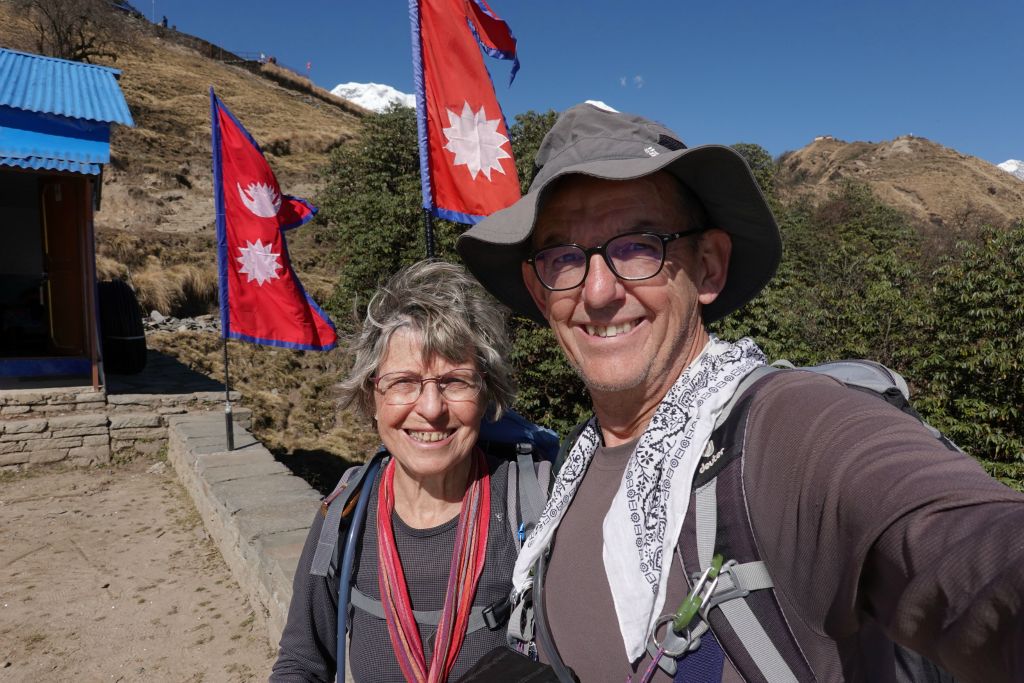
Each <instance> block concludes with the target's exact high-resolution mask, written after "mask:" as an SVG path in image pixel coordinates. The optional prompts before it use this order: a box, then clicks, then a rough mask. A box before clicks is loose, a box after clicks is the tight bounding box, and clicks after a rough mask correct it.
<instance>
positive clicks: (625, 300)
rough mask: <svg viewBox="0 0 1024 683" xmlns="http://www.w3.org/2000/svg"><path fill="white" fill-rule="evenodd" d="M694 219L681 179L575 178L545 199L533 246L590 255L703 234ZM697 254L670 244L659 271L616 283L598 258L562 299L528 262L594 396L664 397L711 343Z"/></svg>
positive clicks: (544, 307)
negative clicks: (626, 242) (648, 240)
mask: <svg viewBox="0 0 1024 683" xmlns="http://www.w3.org/2000/svg"><path fill="white" fill-rule="evenodd" d="M690 213H691V212H688V211H686V210H685V207H684V205H683V202H682V199H681V195H680V191H679V185H678V183H677V181H676V180H675V179H674V178H673V177H672V176H670V175H668V174H667V173H665V172H661V173H657V174H654V175H651V176H647V177H644V178H639V179H636V180H624V181H612V180H602V179H598V178H593V177H590V176H582V175H575V176H569V177H567V178H566V179H564V180H562V181H560V182H559V184H558V185H557V186H556V187H554V188H552V189H551V190H550V192H549V193H548V195H547V197H546V198H545V199H544V203H543V205H542V207H541V210H540V214H539V216H538V219H537V224H536V228H535V230H534V234H533V247H534V249H538V248H542V247H548V246H552V245H556V244H568V243H576V244H579V245H581V246H584V247H593V246H595V245H599V244H602V243H604V242H605V241H607V240H608V239H609V238H611V237H614V236H615V235H619V234H622V233H626V232H635V231H640V230H643V231H650V232H655V233H659V234H669V233H674V232H679V231H682V230H687V229H690V228H694V227H698V226H692V225H689V223H690V220H691V219H690V217H689V215H688V214H690ZM723 236H724V235H723ZM726 239H727V238H726ZM700 254H701V247H700V244H699V243H698V245H697V246H696V247H695V246H694V244H693V243H692V242H691V240H688V239H680V240H676V241H674V242H671V243H669V245H668V246H667V249H666V254H665V266H664V268H662V270H661V272H660V273H658V274H657V275H656V276H654V277H653V278H650V279H648V280H640V281H632V282H630V281H624V280H620V279H619V278H617V277H616V276H615V274H614V273H612V272H611V270H609V268H608V264H607V263H606V262H605V261H604V259H603V258H602V257H601V256H600V255H594V256H592V257H591V259H590V272H589V274H588V275H587V279H586V281H585V282H584V283H583V285H582V286H580V287H577V288H575V289H570V290H567V291H560V292H552V291H550V290H547V289H545V288H544V287H543V286H542V285H541V284H540V282H539V281H538V280H537V276H536V274H535V273H534V271H533V269H532V268H531V267H530V266H529V265H528V264H525V263H524V264H523V278H524V280H525V282H526V285H527V287H528V288H529V290H530V293H531V295H532V296H533V298H534V301H535V302H536V303H537V306H538V307H539V308H540V310H541V312H542V313H544V315H545V317H546V318H547V319H548V322H549V323H550V325H551V327H552V329H553V330H554V332H555V334H556V336H557V337H558V340H559V343H560V344H561V346H562V349H563V350H564V351H565V354H566V356H567V357H568V359H569V362H570V363H571V364H572V365H573V366H574V367H575V368H576V369H577V371H578V372H579V373H580V374H581V375H582V377H583V380H584V382H585V383H586V384H587V387H588V388H589V389H590V390H591V391H592V392H594V391H598V392H622V391H630V390H634V389H639V390H640V391H641V393H642V394H644V395H648V396H657V397H659V398H660V397H661V396H663V395H664V394H665V393H666V392H667V391H668V388H669V387H671V385H672V383H673V382H674V381H675V380H676V378H678V377H679V375H680V374H681V372H682V371H683V369H684V368H685V367H686V366H687V365H688V364H689V362H690V361H691V360H692V359H693V358H695V357H696V355H697V354H699V352H700V350H701V349H702V348H703V346H704V343H705V341H706V339H707V337H706V333H705V332H704V327H703V323H702V321H701V316H700V304H701V303H709V302H710V301H711V300H713V299H714V296H715V295H717V291H716V292H714V293H713V294H709V293H707V292H706V291H705V290H706V287H702V286H701V285H700V284H699V283H701V282H702V281H703V280H704V278H705V274H704V273H705V267H704V266H705V264H704V260H703V259H702V258H701V256H700ZM725 259H726V261H727V260H728V249H726V251H725ZM709 296H710V298H708V297H709Z"/></svg>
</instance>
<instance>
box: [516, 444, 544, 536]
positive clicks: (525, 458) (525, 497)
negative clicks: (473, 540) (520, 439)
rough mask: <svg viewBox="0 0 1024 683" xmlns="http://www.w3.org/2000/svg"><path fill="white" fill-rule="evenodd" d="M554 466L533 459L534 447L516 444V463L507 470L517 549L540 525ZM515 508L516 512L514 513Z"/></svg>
mask: <svg viewBox="0 0 1024 683" xmlns="http://www.w3.org/2000/svg"><path fill="white" fill-rule="evenodd" d="M550 481H551V462H550V461H548V460H540V461H539V462H538V461H536V460H534V458H533V445H532V444H530V443H520V444H516V459H515V461H513V462H512V463H511V464H510V465H509V468H508V491H507V493H506V496H505V499H506V501H507V513H508V514H507V515H506V516H507V517H508V522H509V525H510V527H511V528H512V537H513V538H514V539H515V543H516V549H517V550H518V549H520V548H521V547H522V544H523V541H524V540H526V537H527V535H529V533H530V531H532V530H533V527H535V526H536V525H537V522H538V521H540V515H541V513H542V512H543V511H544V505H545V504H546V503H547V499H548V488H549V486H550ZM513 505H515V506H516V507H515V509H513Z"/></svg>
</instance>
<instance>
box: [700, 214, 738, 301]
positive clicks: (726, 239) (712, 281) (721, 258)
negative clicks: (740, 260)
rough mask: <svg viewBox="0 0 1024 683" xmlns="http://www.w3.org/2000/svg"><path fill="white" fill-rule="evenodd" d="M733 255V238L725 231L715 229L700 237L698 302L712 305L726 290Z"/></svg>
mask: <svg viewBox="0 0 1024 683" xmlns="http://www.w3.org/2000/svg"><path fill="white" fill-rule="evenodd" d="M731 255H732V237H730V236H729V233H727V232H726V231H725V230H720V229H718V228H715V229H713V230H708V231H707V232H705V233H703V234H702V235H701V236H700V242H699V243H698V244H697V257H698V259H699V264H700V271H699V273H700V274H699V278H698V282H697V283H696V285H697V300H698V301H700V303H701V305H704V306H707V305H708V304H710V303H712V302H713V301H714V300H715V299H717V298H718V295H719V294H720V293H721V292H722V290H723V289H725V280H726V277H727V276H728V274H729V257H730V256H731Z"/></svg>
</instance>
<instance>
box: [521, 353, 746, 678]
mask: <svg viewBox="0 0 1024 683" xmlns="http://www.w3.org/2000/svg"><path fill="white" fill-rule="evenodd" d="M764 363H765V356H764V354H763V353H762V352H761V350H760V349H759V348H757V345H756V344H754V342H753V341H752V340H750V339H746V338H745V339H741V340H740V341H738V342H736V343H735V344H730V343H729V342H724V341H721V340H719V339H717V338H716V337H714V336H712V337H711V340H710V341H709V342H708V344H707V346H705V347H704V350H703V351H701V354H700V356H698V357H697V359H696V360H694V361H693V362H692V363H691V364H690V366H689V367H688V368H687V369H686V370H685V371H684V372H683V374H682V375H680V377H679V379H678V380H676V383H675V384H674V385H672V388H671V389H669V391H668V393H667V394H666V395H665V398H664V399H662V401H661V404H660V405H659V406H658V409H657V411H656V412H655V414H654V417H653V418H651V422H650V424H648V425H647V429H646V430H645V431H644V433H643V435H642V436H641V437H640V440H639V442H638V443H637V446H636V449H635V450H634V451H633V454H632V455H631V456H630V458H629V462H628V463H627V464H626V471H625V474H624V475H623V477H622V483H621V484H620V485H619V490H618V491H617V492H616V493H615V497H614V498H613V499H612V503H611V506H610V507H609V508H608V514H606V515H605V518H604V523H603V534H604V547H603V548H602V553H603V557H604V569H605V573H606V574H607V576H608V584H609V585H610V586H611V591H612V600H613V601H614V603H615V613H616V615H617V616H618V620H619V630H620V631H621V633H622V640H623V642H624V644H625V646H626V654H627V655H628V657H629V659H630V661H635V660H636V659H637V658H639V657H640V656H641V655H642V654H643V653H644V648H645V646H646V643H647V639H648V636H649V635H650V633H651V631H652V630H653V628H654V623H655V621H657V619H658V617H659V616H661V612H662V608H663V607H664V604H665V590H666V586H667V583H668V573H669V568H670V567H671V560H669V561H668V562H666V561H664V560H665V558H671V557H672V553H673V548H674V547H675V545H676V541H677V540H678V538H679V532H680V530H681V529H682V526H683V518H685V517H686V509H687V507H688V506H689V502H690V484H691V482H692V481H693V475H694V473H695V471H696V469H697V463H698V461H699V460H700V457H701V455H702V454H703V452H704V449H705V448H706V447H707V445H708V442H709V441H710V439H711V432H712V430H713V429H714V425H715V420H716V419H717V418H718V415H719V413H720V412H721V410H722V408H723V407H724V406H725V404H726V403H727V402H728V401H729V399H730V398H731V397H732V395H733V392H734V391H735V390H736V387H737V385H738V383H739V381H740V380H741V379H742V378H743V377H744V376H746V375H747V373H749V372H750V371H751V370H753V369H754V368H756V367H757V366H759V365H763V364H764ZM600 444H601V436H600V432H599V427H598V425H597V420H596V419H593V418H592V419H591V420H590V422H589V423H588V424H587V426H586V427H585V428H584V430H583V432H582V433H581V434H580V436H579V438H578V439H577V440H576V443H575V445H574V446H573V447H572V451H571V452H570V454H569V457H568V458H567V459H566V461H565V464H564V465H563V466H562V469H561V470H559V472H558V478H557V479H556V480H555V485H554V488H553V489H552V492H551V497H550V499H549V500H548V503H547V505H546V506H545V508H544V512H543V513H542V514H541V517H540V521H539V522H538V523H537V526H536V527H535V528H534V530H533V533H532V534H530V537H529V538H528V539H527V540H526V543H524V544H523V549H522V552H521V553H520V554H519V558H518V559H517V560H516V566H515V569H514V570H513V573H512V583H513V596H519V595H520V594H521V593H522V592H523V591H524V590H525V589H526V588H528V587H529V586H530V585H531V584H532V578H531V577H530V570H531V568H532V567H533V565H534V563H536V561H537V559H538V558H539V557H540V555H541V553H543V552H545V551H546V549H547V548H548V546H549V545H550V543H551V539H552V537H553V536H554V534H555V530H556V529H557V528H558V524H559V523H560V522H561V521H562V517H563V516H564V515H565V511H566V509H568V507H569V503H571V502H572V499H573V496H574V495H575V494H576V490H577V489H578V488H579V485H580V482H582V481H583V475H584V474H585V473H586V471H587V467H588V466H589V465H590V461H591V460H592V459H593V457H594V452H595V451H596V450H597V447H598V446H599V445H600Z"/></svg>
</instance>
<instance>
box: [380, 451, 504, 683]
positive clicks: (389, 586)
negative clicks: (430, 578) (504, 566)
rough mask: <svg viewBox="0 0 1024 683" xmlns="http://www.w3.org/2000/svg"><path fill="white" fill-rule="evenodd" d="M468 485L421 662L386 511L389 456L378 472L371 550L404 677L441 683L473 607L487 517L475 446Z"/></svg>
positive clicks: (485, 480)
mask: <svg viewBox="0 0 1024 683" xmlns="http://www.w3.org/2000/svg"><path fill="white" fill-rule="evenodd" d="M470 457H472V458H473V462H472V464H471V465H470V471H469V486H467V487H466V493H465V495H464V496H463V498H462V509H461V511H460V512H459V525H458V528H457V530H456V532H455V550H454V552H453V553H452V564H451V570H450V572H449V575H448V590H447V592H446V593H445V596H444V608H443V610H442V612H441V621H440V623H439V624H438V626H437V635H436V636H435V637H434V652H433V655H432V656H431V658H430V668H429V669H428V668H427V663H426V659H425V658H424V656H423V643H422V642H421V641H420V632H419V628H418V627H417V626H416V619H415V618H414V617H413V613H412V603H411V602H410V600H409V589H408V587H407V586H406V583H405V572H404V571H403V570H402V562H401V560H400V559H399V557H398V547H397V546H396V545H395V533H394V529H393V528H392V525H391V514H392V512H393V511H394V509H395V492H394V481H395V461H394V459H392V460H391V462H389V463H388V465H387V467H386V468H385V469H384V476H383V477H381V483H380V492H379V494H378V497H377V546H378V547H377V553H378V556H379V557H380V571H379V572H378V576H379V583H380V599H381V603H382V605H383V607H384V617H385V619H386V620H387V624H388V634H389V635H390V636H391V645H392V646H393V647H394V650H395V658H396V659H397V660H398V665H399V666H400V667H401V668H402V673H403V674H404V675H405V680H406V681H408V682H409V683H443V682H444V681H446V680H448V674H449V673H450V672H451V670H452V667H453V666H454V665H455V660H456V658H457V657H458V656H459V650H460V649H461V648H462V641H463V640H465V638H466V625H467V623H468V622H469V615H470V611H471V610H472V608H473V596H474V595H475V594H476V586H477V583H478V582H479V580H480V574H481V572H482V571H483V568H484V557H485V555H486V554H487V526H488V521H489V520H490V517H491V481H490V480H491V477H490V472H489V471H488V468H487V460H486V459H485V458H484V454H483V452H482V451H480V449H479V448H477V449H474V451H473V454H472V455H471V456H470Z"/></svg>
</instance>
